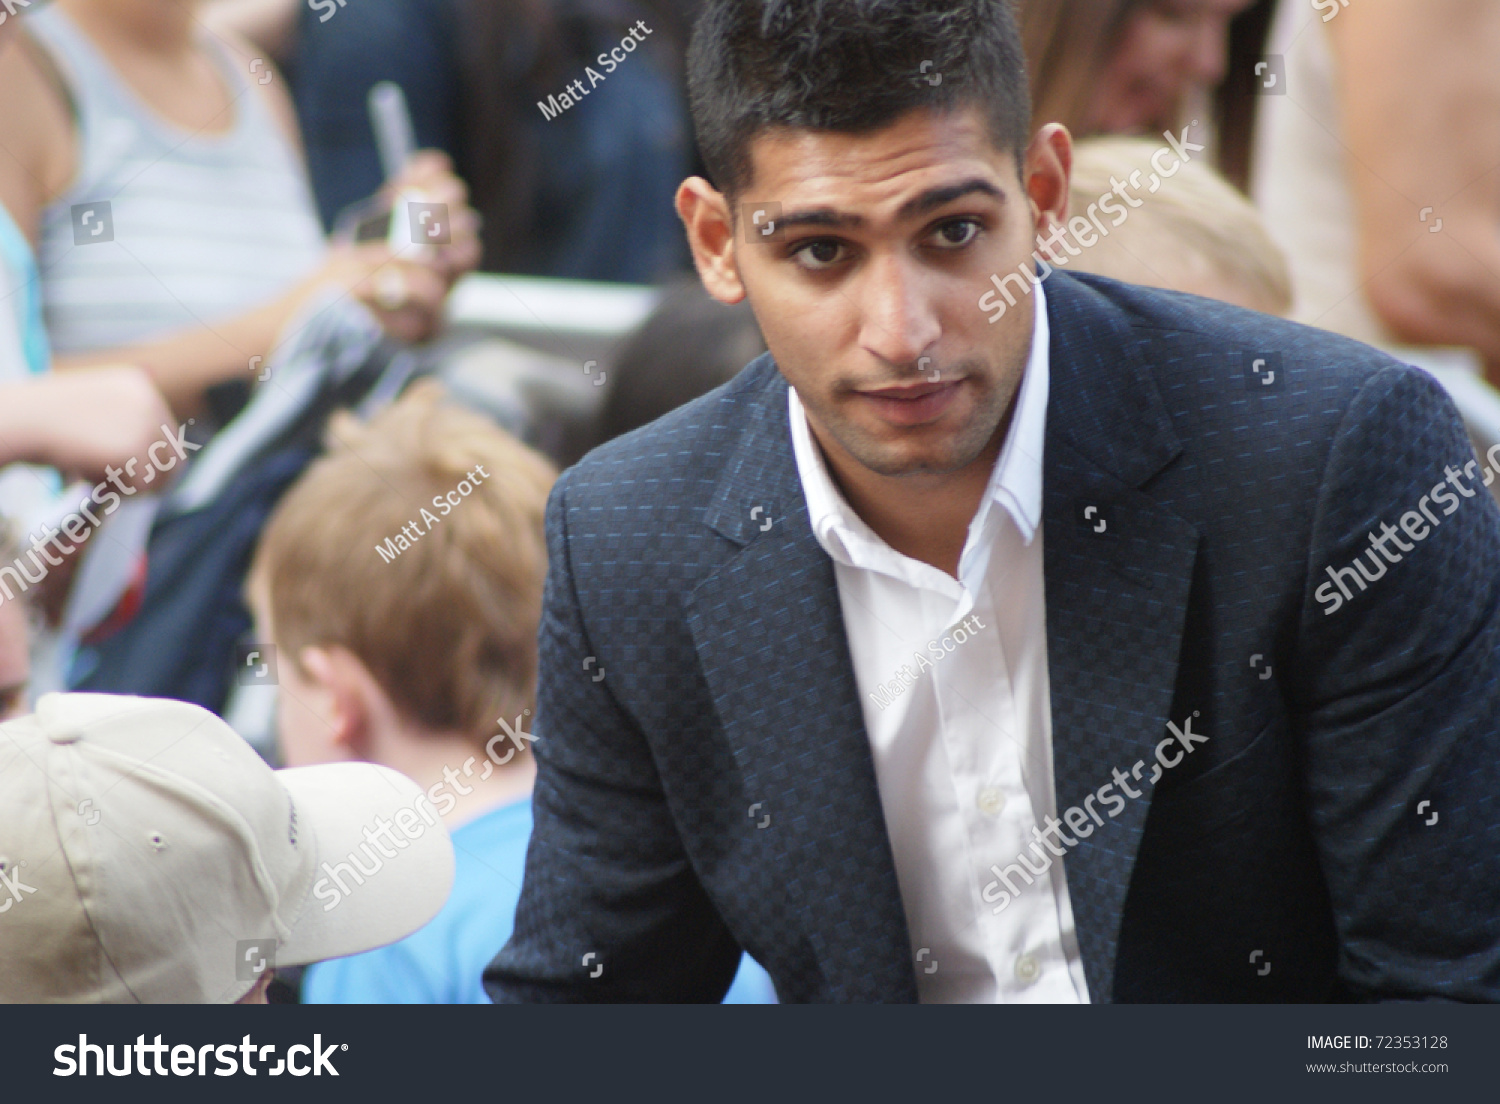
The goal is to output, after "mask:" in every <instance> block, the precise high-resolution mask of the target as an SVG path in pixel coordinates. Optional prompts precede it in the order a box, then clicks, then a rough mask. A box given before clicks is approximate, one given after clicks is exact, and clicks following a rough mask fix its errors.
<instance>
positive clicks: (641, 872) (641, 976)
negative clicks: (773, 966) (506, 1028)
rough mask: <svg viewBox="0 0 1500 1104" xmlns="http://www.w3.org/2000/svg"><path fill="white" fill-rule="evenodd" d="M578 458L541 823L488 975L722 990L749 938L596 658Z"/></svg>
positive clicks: (545, 984) (541, 776)
mask: <svg viewBox="0 0 1500 1104" xmlns="http://www.w3.org/2000/svg"><path fill="white" fill-rule="evenodd" d="M577 471H578V469H576V468H575V469H574V470H573V472H570V473H568V474H565V475H564V476H563V478H562V479H560V480H559V481H558V482H557V484H556V486H555V487H554V488H553V492H552V495H551V497H550V498H549V500H548V503H547V548H548V573H547V583H546V589H545V594H544V598H543V610H542V625H541V632H540V638H539V648H540V671H539V680H538V688H537V717H536V724H535V726H534V729H533V731H534V734H535V735H536V737H537V740H536V743H535V744H533V745H532V749H533V752H534V754H535V755H536V760H537V780H536V789H535V792H534V794H533V797H532V808H533V815H534V818H535V827H534V829H533V832H532V837H531V843H530V846H529V848H528V850H527V853H526V875H525V880H524V882H523V884H522V887H521V898H520V903H519V905H518V906H517V910H516V921H515V929H514V932H513V934H512V935H511V938H510V941H509V942H508V943H507V944H506V945H505V947H504V948H503V949H502V950H501V951H500V953H499V955H498V956H497V957H496V958H495V959H494V961H493V962H491V963H490V965H489V967H488V968H487V969H486V970H485V974H484V984H485V989H486V991H487V992H488V993H489V994H490V997H491V999H493V1000H494V1001H495V1002H496V1003H522V1002H584V1001H631V1002H641V1001H680V1002H696V1001H719V1000H721V999H722V998H723V996H724V994H725V992H726V991H727V990H728V988H729V984H730V982H731V981H732V980H733V978H734V973H735V970H736V968H737V966H738V964H739V956H740V948H739V945H738V944H737V943H736V942H735V940H734V938H733V937H732V936H731V935H730V934H729V931H728V929H727V928H726V927H725V925H724V922H723V921H722V919H721V918H720V917H719V915H718V912H717V911H716V910H715V908H714V906H713V905H712V904H711V903H710V901H709V899H708V896H707V895H706V893H705V892H704V890H703V888H702V886H701V884H700V883H699V881H698V879H697V876H696V875H695V873H694V871H693V868H692V866H691V864H690V863H689V860H688V857H687V854H686V852H685V851H684V849H683V846H682V842H681V839H680V837H679V835H678V831H677V826H676V824H675V822H674V819H673V817H672V815H671V812H670V810H669V808H668V805H667V801H666V798H665V796H664V794H663V791H662V785H661V779H660V777H659V775H658V772H657V769H656V765H655V761H654V758H653V756H652V752H651V747H650V745H649V742H648V740H647V738H646V736H645V734H644V733H643V732H642V731H641V729H640V726H639V725H637V724H636V722H635V721H634V719H633V718H632V717H631V716H630V715H629V713H628V712H627V710H625V709H624V708H623V707H622V706H621V705H620V703H619V702H618V701H617V700H616V698H615V697H614V695H613V694H612V693H611V690H610V677H609V670H608V666H607V665H605V664H603V663H602V662H601V661H599V660H598V659H597V658H596V660H595V662H594V663H591V664H589V665H588V666H587V667H585V665H584V661H585V660H586V659H588V658H589V657H591V656H593V657H597V656H598V655H599V652H598V651H596V650H595V648H594V647H593V645H592V644H591V642H590V640H589V637H588V634H587V631H586V628H585V616H584V611H583V610H582V609H581V608H580V605H579V601H578V595H577V591H576V588H575V577H574V574H573V567H572V563H571V555H572V548H571V547H570V545H569V536H568V529H569V522H570V515H569V508H568V505H567V495H568V484H569V481H570V477H571V476H572V475H574V474H576V472H577ZM580 513H584V514H586V513H587V511H580ZM631 643H634V642H631ZM612 654H615V655H620V654H621V650H615V651H614V652H613V653H612ZM601 667H603V677H602V678H601V677H599V674H600V669H601Z"/></svg>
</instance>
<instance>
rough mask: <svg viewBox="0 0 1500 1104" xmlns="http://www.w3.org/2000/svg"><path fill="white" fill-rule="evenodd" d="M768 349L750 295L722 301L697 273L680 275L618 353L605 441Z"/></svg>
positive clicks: (603, 425) (728, 376)
mask: <svg viewBox="0 0 1500 1104" xmlns="http://www.w3.org/2000/svg"><path fill="white" fill-rule="evenodd" d="M765 351H766V342H765V339H764V338H762V337H761V335H760V327H759V326H758V325H756V323H755V312H754V311H752V310H751V309H750V304H749V303H736V304H734V305H732V306H730V305H726V304H724V303H721V302H719V301H718V300H717V299H715V298H714V297H713V296H711V295H709V294H708V292H707V291H705V290H704V289H703V282H702V281H701V280H699V279H698V278H697V277H696V276H692V277H688V278H686V279H683V280H677V281H674V282H673V283H672V284H670V285H669V286H668V287H667V288H666V289H665V291H664V293H663V295H662V299H661V302H660V303H659V304H658V305H657V307H656V309H655V310H653V311H652V312H651V315H650V317H648V318H647V319H646V321H644V322H643V323H641V325H640V327H639V328H638V329H637V330H636V331H635V332H634V333H633V334H631V335H630V337H628V338H627V339H626V340H625V344H624V347H623V348H622V349H621V351H620V353H619V355H618V356H617V357H616V358H615V363H614V365H613V366H612V367H611V369H610V371H611V372H612V373H614V375H615V377H616V380H615V384H614V386H613V387H611V388H610V392H609V397H608V398H607V399H606V400H605V404H604V412H603V414H602V416H601V418H600V435H601V436H600V443H601V444H602V443H603V442H604V441H608V440H610V439H612V438H615V437H618V436H620V435H621V434H622V433H629V432H630V431H631V430H633V429H639V428H640V427H641V426H643V425H649V424H650V423H652V422H654V421H656V419H657V418H660V417H661V416H662V415H663V414H667V413H670V412H671V411H673V410H676V409H677V408H678V407H679V406H682V405H684V404H686V403H689V402H692V401H693V400H694V399H696V398H698V396H700V395H706V394H708V393H709V392H710V391H712V390H713V389H714V388H715V387H718V386H719V385H720V384H723V383H728V382H729V381H730V380H732V379H734V377H735V376H737V375H739V372H740V369H742V368H743V367H744V366H745V365H747V364H749V363H750V362H751V361H752V360H754V359H755V358H756V357H758V356H760V354H761V353H763V352H765Z"/></svg>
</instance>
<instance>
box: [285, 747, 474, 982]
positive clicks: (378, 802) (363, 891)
mask: <svg viewBox="0 0 1500 1104" xmlns="http://www.w3.org/2000/svg"><path fill="white" fill-rule="evenodd" d="M276 777H277V778H278V779H279V780H280V782H281V784H282V785H283V786H285V787H286V789H287V791H288V792H289V793H290V794H291V795H292V800H293V801H294V802H296V809H297V822H298V829H299V831H303V832H306V833H307V834H308V835H309V836H310V837H311V838H312V839H313V840H314V841H315V843H316V849H317V851H316V853H317V856H318V869H317V871H316V873H315V874H314V875H313V883H312V890H311V893H310V895H309V897H308V900H307V903H306V904H305V906H304V907H303V909H302V913H301V915H300V916H299V917H298V919H297V922H296V924H295V925H294V926H293V928H292V934H291V936H290V937H289V938H288V939H287V940H286V941H285V942H284V943H283V944H282V945H281V946H279V947H278V948H277V950H276V961H277V963H278V964H279V965H282V966H300V965H306V964H308V963H312V962H321V961H323V960H324V959H327V958H342V957H343V956H345V955H351V954H359V953H360V952H361V951H369V950H373V949H375V948H376V947H383V946H385V945H386V944H387V943H394V942H395V941H396V940H398V939H403V938H405V937H406V936H408V935H410V934H411V933H412V932H414V931H416V930H417V929H418V928H420V927H422V926H423V925H424V924H426V923H427V922H428V921H429V920H431V919H432V918H433V917H434V916H436V915H437V913H438V911H439V910H440V909H441V908H442V907H443V904H444V903H445V902H446V901H447V900H448V893H449V891H450V890H451V889H452V888H453V844H452V841H450V840H449V838H448V831H447V829H446V828H445V827H444V826H443V823H442V821H441V819H440V818H438V816H437V814H436V810H435V809H434V808H433V805H432V802H431V801H429V800H428V799H427V797H426V795H425V794H423V793H422V790H421V788H420V787H418V785H417V784H416V783H415V782H413V781H412V780H411V779H409V778H407V777H406V776H405V775H404V774H401V773H399V772H397V771H394V770H391V769H390V768H388V767H382V766H378V765H376V764H374V763H329V764H325V765H322V766H316V767H295V768H291V769H288V770H281V771H277V772H276ZM403 811H406V812H407V813H408V814H409V815H403ZM398 818H399V819H398ZM385 825H389V827H385ZM367 830H368V831H369V832H371V833H372V834H373V838H369V837H367V835H366V832H367ZM341 864H342V865H341ZM372 871H373V872H372Z"/></svg>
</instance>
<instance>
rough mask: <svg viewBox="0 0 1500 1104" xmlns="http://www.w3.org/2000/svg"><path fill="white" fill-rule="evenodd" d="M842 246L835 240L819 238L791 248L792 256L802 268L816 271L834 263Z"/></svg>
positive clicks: (839, 255) (839, 254) (840, 253)
mask: <svg viewBox="0 0 1500 1104" xmlns="http://www.w3.org/2000/svg"><path fill="white" fill-rule="evenodd" d="M843 248H844V247H843V246H842V245H841V244H840V243H838V242H836V241H829V240H828V239H826V238H819V239H818V240H816V241H810V242H808V243H806V244H805V245H800V246H798V247H797V248H796V249H794V250H792V257H793V259H795V260H796V262H797V263H798V264H799V265H801V266H802V267H803V268H806V269H810V270H813V271H817V270H819V269H824V268H828V267H830V266H832V265H833V264H835V263H836V262H837V261H838V260H839V259H840V257H841V255H842V250H843Z"/></svg>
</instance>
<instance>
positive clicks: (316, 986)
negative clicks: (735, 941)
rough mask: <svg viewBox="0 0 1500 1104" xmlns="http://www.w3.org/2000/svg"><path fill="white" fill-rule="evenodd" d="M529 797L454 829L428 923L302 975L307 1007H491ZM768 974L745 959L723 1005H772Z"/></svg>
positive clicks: (521, 866) (511, 915) (525, 836)
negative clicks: (492, 974)
mask: <svg viewBox="0 0 1500 1104" xmlns="http://www.w3.org/2000/svg"><path fill="white" fill-rule="evenodd" d="M530 839H531V799H530V798H526V799H525V800H522V801H517V802H515V803H514V804H511V805H503V806H501V807H500V808H498V809H495V810H493V811H492V812H488V813H486V814H485V815H484V816H482V817H479V818H478V819H477V820H472V821H470V822H469V823H468V824H465V825H464V826H463V827H461V828H458V829H456V830H455V831H454V832H453V857H454V872H453V892H452V894H450V895H449V897H448V902H447V904H445V905H444V906H443V907H442V910H441V911H439V912H438V914H437V915H436V916H434V917H433V918H432V920H431V921H429V922H428V924H427V925H426V927H424V928H422V929H421V930H420V931H417V932H414V933H412V934H411V935H409V936H407V937H406V938H405V939H402V940H400V941H399V942H396V943H392V944H391V945H390V946H388V947H381V948H379V949H378V950H374V951H366V952H365V953H364V954H357V955H350V956H349V957H348V958H335V959H330V960H329V961H327V962H320V963H318V964H317V965H315V966H311V967H309V968H308V971H307V973H306V974H304V975H303V978H302V1003H303V1004H489V1003H490V998H489V995H488V994H487V993H485V991H484V987H483V985H481V983H480V976H481V975H482V974H483V973H484V968H485V967H486V966H488V965H489V963H490V960H491V959H493V958H494V957H495V955H496V954H498V953H499V951H500V948H501V947H503V946H504V945H505V941H506V940H508V939H509V938H510V933H511V927H512V925H513V924H514V922H515V915H516V902H517V900H518V899H519V898H520V895H521V878H522V876H523V874H524V873H525V869H526V845H527V843H528V842H529V841H530ZM775 1002H776V990H775V988H774V987H773V986H772V984H771V979H770V976H769V975H768V974H767V973H766V972H765V970H763V969H761V967H760V966H759V965H758V964H757V963H756V962H755V960H754V959H752V958H750V957H749V956H748V955H746V956H745V957H744V958H743V959H741V960H740V969H739V973H737V974H736V975H735V979H734V983H733V985H731V987H730V990H729V993H728V994H727V995H726V996H725V997H724V1003H725V1004H774V1003H775Z"/></svg>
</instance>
